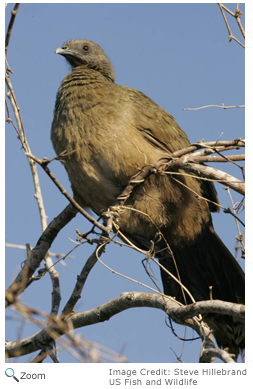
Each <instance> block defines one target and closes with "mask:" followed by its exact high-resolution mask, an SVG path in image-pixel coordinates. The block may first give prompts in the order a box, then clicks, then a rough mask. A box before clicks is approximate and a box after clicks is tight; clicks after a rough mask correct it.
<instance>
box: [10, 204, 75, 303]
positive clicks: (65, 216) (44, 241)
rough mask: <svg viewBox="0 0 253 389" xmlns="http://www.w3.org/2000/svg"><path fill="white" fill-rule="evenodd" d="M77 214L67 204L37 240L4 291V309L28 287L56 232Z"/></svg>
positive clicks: (70, 205)
mask: <svg viewBox="0 0 253 389" xmlns="http://www.w3.org/2000/svg"><path fill="white" fill-rule="evenodd" d="M76 214H77V210H76V209H75V208H74V207H73V206H72V204H69V205H68V206H67V207H66V208H65V209H64V210H63V211H62V212H61V213H60V214H59V215H58V216H57V217H56V218H55V219H54V220H53V221H52V222H51V223H50V224H49V226H48V227H47V228H46V230H45V231H44V232H43V234H42V235H41V237H40V238H39V240H38V242H37V244H36V246H35V247H34V249H33V250H32V255H31V258H30V259H29V260H28V259H27V260H26V261H25V263H24V266H23V268H22V269H21V271H20V272H19V274H18V275H17V277H16V279H15V280H14V282H13V283H12V284H11V286H10V287H9V288H8V289H7V290H6V307H7V306H9V305H10V304H12V303H13V302H15V300H16V298H17V296H19V295H20V294H21V293H23V291H24V290H25V288H26V287H27V286H28V285H29V281H30V279H31V277H32V275H33V274H34V272H35V271H36V270H37V269H38V267H39V266H40V263H41V261H42V260H43V258H44V257H45V255H46V253H47V251H48V250H49V248H50V246H51V244H52V242H53V241H54V239H55V238H56V236H57V234H58V232H59V231H60V230H61V229H62V228H63V227H65V225H66V224H68V223H69V222H70V220H72V219H73V218H74V217H75V216H76Z"/></svg>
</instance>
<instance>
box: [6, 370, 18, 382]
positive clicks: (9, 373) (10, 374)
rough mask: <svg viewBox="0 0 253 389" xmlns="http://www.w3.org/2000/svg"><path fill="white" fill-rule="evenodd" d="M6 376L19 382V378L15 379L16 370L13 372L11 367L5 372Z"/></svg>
mask: <svg viewBox="0 0 253 389" xmlns="http://www.w3.org/2000/svg"><path fill="white" fill-rule="evenodd" d="M5 375H6V376H7V377H13V378H14V380H16V381H17V382H19V380H18V379H17V377H15V375H14V370H13V369H12V368H11V367H9V368H8V369H6V370H5Z"/></svg>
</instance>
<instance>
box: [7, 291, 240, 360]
mask: <svg viewBox="0 0 253 389" xmlns="http://www.w3.org/2000/svg"><path fill="white" fill-rule="evenodd" d="M221 303H222V302H221V301H215V300H212V301H202V302H198V303H194V304H191V305H187V306H183V305H182V304H181V303H179V302H177V301H176V300H174V299H173V298H171V297H169V296H161V295H158V294H151V293H142V292H130V293H129V292H124V293H122V294H121V295H120V296H118V297H116V298H114V299H113V300H111V301H108V302H106V303H104V304H102V305H100V306H98V307H96V308H94V309H91V310H89V311H85V312H79V313H74V314H72V315H71V316H69V317H68V318H67V319H65V320H59V319H58V320H55V321H54V322H53V323H52V325H49V326H48V327H46V328H44V329H42V330H41V331H39V332H37V333H36V334H34V335H32V336H29V337H28V338H25V339H22V340H19V341H17V342H6V354H7V356H8V358H13V357H15V356H17V355H19V356H20V355H26V354H30V353H32V352H34V351H37V350H40V349H41V348H42V347H44V346H45V345H48V344H50V343H51V342H52V340H56V339H57V338H59V337H60V336H62V335H64V334H66V333H68V332H69V331H70V330H73V329H77V328H80V327H85V326H89V325H92V324H95V323H100V322H103V321H106V320H109V319H110V318H111V317H113V316H114V315H116V314H118V313H120V312H123V311H124V310H126V309H129V308H136V307H152V308H157V309H161V310H162V311H164V312H166V313H168V314H169V315H170V317H171V319H172V320H173V321H174V322H176V323H178V324H181V325H187V326H188V327H191V328H193V329H194V330H195V331H197V333H198V334H199V335H200V336H201V338H202V340H203V344H204V351H203V353H202V354H203V358H202V359H203V361H204V362H206V361H210V358H211V357H212V356H213V354H214V353H216V355H215V356H217V357H219V358H222V360H224V361H226V362H234V361H233V360H232V359H231V360H230V359H229V358H230V357H229V354H228V353H227V352H226V351H224V350H223V351H221V350H220V351H221V352H219V350H216V348H215V345H214V342H213V340H212V335H211V330H210V328H209V327H208V326H207V325H206V323H204V322H203V321H202V319H200V318H198V317H196V316H195V315H196V314H199V313H200V312H202V313H211V312H212V313H218V314H220V313H222V314H227V315H231V314H232V315H235V316H236V317H237V318H238V317H239V318H241V315H242V312H243V306H241V305H239V304H238V307H236V304H232V303H226V304H227V307H225V308H224V309H222V307H221ZM190 310H192V311H191V314H192V315H190ZM184 311H185V312H184ZM209 350H212V351H209ZM215 350H216V351H215Z"/></svg>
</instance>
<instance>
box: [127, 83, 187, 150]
mask: <svg viewBox="0 0 253 389" xmlns="http://www.w3.org/2000/svg"><path fill="white" fill-rule="evenodd" d="M127 89H128V94H129V98H130V100H131V102H132V109H133V114H134V115H135V117H136V128H137V129H138V130H139V131H141V132H142V133H143V136H144V137H145V138H146V139H147V140H148V141H149V142H151V143H152V144H154V146H156V147H159V148H161V149H162V150H164V151H166V152H168V151H169V152H170V153H173V152H174V151H176V150H180V149H183V148H185V147H187V146H189V145H190V142H189V139H188V137H187V135H186V134H185V132H184V131H183V130H182V128H181V127H180V126H179V125H178V124H177V122H176V121H175V119H174V118H173V116H171V115H170V114H169V113H168V112H166V111H165V110H164V109H163V108H161V107H160V106H159V105H158V104H156V103H155V102H154V101H153V100H151V99H150V98H149V97H147V96H146V95H144V94H143V93H142V92H139V91H137V90H135V89H130V88H127Z"/></svg>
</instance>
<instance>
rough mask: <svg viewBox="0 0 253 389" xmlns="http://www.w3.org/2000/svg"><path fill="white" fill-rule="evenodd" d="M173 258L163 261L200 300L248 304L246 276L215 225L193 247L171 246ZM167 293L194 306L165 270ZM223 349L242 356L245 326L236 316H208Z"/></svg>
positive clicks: (162, 272) (161, 257) (164, 282)
mask: <svg viewBox="0 0 253 389" xmlns="http://www.w3.org/2000/svg"><path fill="white" fill-rule="evenodd" d="M170 247H171V249H172V252H173V256H172V255H170V254H165V253H164V255H163V256H160V258H159V261H160V263H161V265H163V266H164V267H165V268H166V269H167V270H168V271H169V272H170V273H172V274H173V275H174V276H175V277H177V278H178V279H179V280H180V281H181V283H182V284H183V285H184V286H185V287H186V288H187V289H188V290H189V291H190V293H191V295H192V296H193V297H194V299H195V300H196V301H200V300H210V299H218V300H224V301H229V302H234V303H240V304H244V303H245V277H244V272H243V270H242V269H241V267H240V266H239V264H238V262H237V261H236V260H235V258H234V257H233V256H232V254H231V253H230V251H229V250H228V249H227V247H226V246H225V245H224V244H223V242H222V241H221V240H220V238H219V237H218V235H217V234H216V233H215V231H214V230H213V227H212V226H211V225H209V226H206V228H205V230H204V231H203V232H202V233H201V234H200V235H199V237H198V238H197V239H196V240H195V241H194V242H191V243H189V244H184V246H181V247H178V245H177V246H176V247H173V245H172V246H170ZM161 276H162V281H163V286H164V293H165V294H167V295H170V296H173V297H175V298H176V299H177V300H178V301H181V302H182V303H192V300H191V298H190V297H189V295H187V293H185V292H184V291H182V287H181V285H180V284H179V283H177V282H176V281H175V280H174V279H173V278H172V277H170V276H169V275H168V273H166V272H165V271H164V270H162V269H161ZM205 319H206V321H207V323H208V324H209V325H210V327H211V328H212V330H213V334H214V336H215V338H216V341H217V344H218V345H219V347H223V348H226V347H228V348H229V351H230V352H231V353H234V354H236V356H237V355H238V353H239V351H240V350H241V349H244V334H245V331H244V324H243V323H241V322H239V321H238V322H237V321H236V320H235V319H234V318H233V317H232V316H228V315H215V314H209V315H207V316H205Z"/></svg>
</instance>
